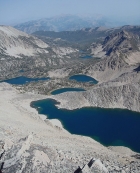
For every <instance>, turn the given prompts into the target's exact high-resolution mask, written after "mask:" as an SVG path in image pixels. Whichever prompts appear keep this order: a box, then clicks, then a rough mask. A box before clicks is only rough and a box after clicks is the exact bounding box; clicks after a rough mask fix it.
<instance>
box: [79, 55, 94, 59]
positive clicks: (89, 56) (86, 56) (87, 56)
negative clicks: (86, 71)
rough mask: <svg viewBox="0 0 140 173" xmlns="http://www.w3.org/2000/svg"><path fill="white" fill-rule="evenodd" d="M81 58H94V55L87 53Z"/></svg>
mask: <svg viewBox="0 0 140 173" xmlns="http://www.w3.org/2000/svg"><path fill="white" fill-rule="evenodd" d="M81 58H83V59H90V58H93V56H91V55H85V56H81Z"/></svg>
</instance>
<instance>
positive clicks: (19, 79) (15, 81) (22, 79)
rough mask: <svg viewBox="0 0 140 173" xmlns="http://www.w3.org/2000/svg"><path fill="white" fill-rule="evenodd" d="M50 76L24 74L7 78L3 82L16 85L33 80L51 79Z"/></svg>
mask: <svg viewBox="0 0 140 173" xmlns="http://www.w3.org/2000/svg"><path fill="white" fill-rule="evenodd" d="M49 79H50V78H49V77H48V78H27V77H24V76H21V77H17V78H13V79H7V80H4V81H2V82H7V83H9V84H14V85H23V84H26V83H29V82H32V81H41V80H49Z"/></svg>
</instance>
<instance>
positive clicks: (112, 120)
mask: <svg viewBox="0 0 140 173" xmlns="http://www.w3.org/2000/svg"><path fill="white" fill-rule="evenodd" d="M56 104H58V103H57V102H56V101H55V100H52V99H47V100H40V101H35V102H32V103H31V106H32V107H34V108H36V109H37V110H38V112H39V113H40V114H45V115H47V116H48V118H49V119H55V118H56V119H59V120H60V121H61V122H62V124H63V126H64V128H65V129H67V130H68V131H69V132H71V133H72V134H78V135H84V136H90V137H92V138H93V139H95V140H97V141H98V142H100V143H102V144H103V145H105V146H126V147H129V148H131V149H132V150H134V151H137V152H140V113H137V112H132V111H129V110H121V109H101V108H81V109H76V110H66V109H58V108H57V107H56V106H55V105H56Z"/></svg>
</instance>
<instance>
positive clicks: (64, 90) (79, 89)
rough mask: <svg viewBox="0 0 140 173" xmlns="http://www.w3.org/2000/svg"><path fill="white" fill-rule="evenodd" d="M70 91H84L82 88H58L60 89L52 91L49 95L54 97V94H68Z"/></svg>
mask: <svg viewBox="0 0 140 173" xmlns="http://www.w3.org/2000/svg"><path fill="white" fill-rule="evenodd" d="M70 91H85V90H84V89H82V88H60V89H57V90H54V91H52V92H51V94H52V95H56V94H60V93H64V92H70Z"/></svg>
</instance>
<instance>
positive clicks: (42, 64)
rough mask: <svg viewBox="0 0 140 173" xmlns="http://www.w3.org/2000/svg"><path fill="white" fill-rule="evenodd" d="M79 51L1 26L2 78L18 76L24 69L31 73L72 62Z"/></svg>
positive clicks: (0, 55)
mask: <svg viewBox="0 0 140 173" xmlns="http://www.w3.org/2000/svg"><path fill="white" fill-rule="evenodd" d="M77 53H78V50H77V49H74V48H71V47H69V46H67V47H63V46H59V45H53V46H52V45H51V46H50V45H48V44H46V43H45V42H43V41H42V40H40V39H38V38H37V37H35V36H31V35H28V34H26V33H24V32H21V31H18V30H16V29H14V28H12V27H10V26H0V72H1V74H0V79H2V78H10V77H12V76H18V75H20V73H19V71H20V70H22V69H24V71H28V73H29V72H30V71H32V70H36V71H42V68H43V69H45V70H46V71H47V70H49V69H51V68H55V67H58V66H63V65H65V64H67V63H71V59H72V58H75V57H76V56H77Z"/></svg>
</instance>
